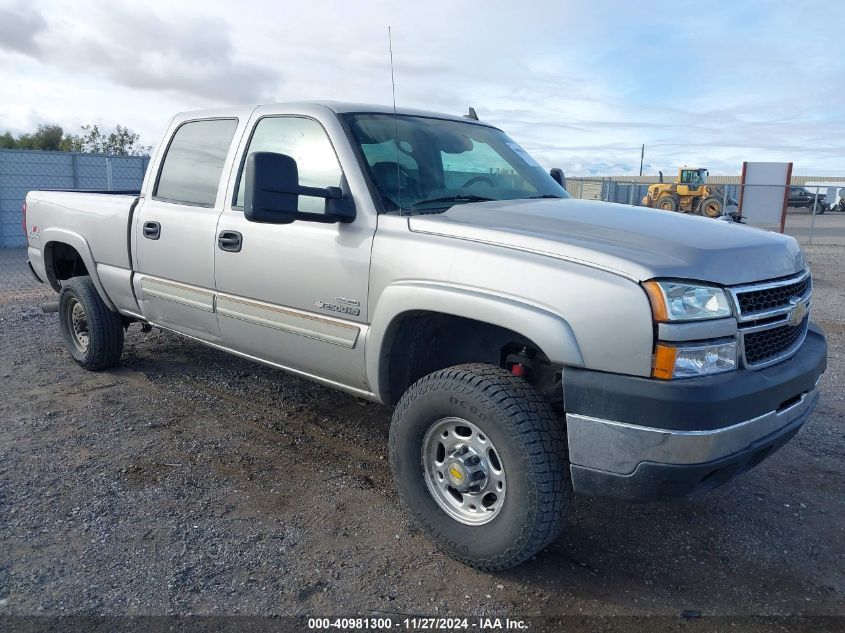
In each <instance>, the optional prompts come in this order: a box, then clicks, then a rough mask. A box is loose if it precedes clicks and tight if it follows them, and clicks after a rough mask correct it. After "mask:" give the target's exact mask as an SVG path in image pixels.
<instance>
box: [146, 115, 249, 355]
mask: <svg viewBox="0 0 845 633" xmlns="http://www.w3.org/2000/svg"><path fill="white" fill-rule="evenodd" d="M243 118H244V119H245V118H246V117H243ZM173 127H174V128H175V129H173V131H172V132H171V136H170V142H169V144H168V146H167V148H166V149H165V152H164V156H163V158H162V159H161V160H160V161H158V164H156V165H153V166H152V168H153V169H155V170H156V173H155V176H154V178H155V180H154V182H153V183H152V186H151V188H148V189H147V190H148V191H150V193H151V195H150V197H147V198H146V199H145V200H143V201H142V203H141V204H140V206H139V210H138V211H137V212H136V214H135V227H134V234H133V253H134V256H135V270H136V271H138V273H139V274H137V275H135V277H134V285H135V294H136V296H137V297H138V299H139V304H140V306H141V310H142V313H143V315H144V317H146V318H147V320H149V321H150V322H152V323H154V324H156V325H161V326H164V327H168V328H171V329H173V330H176V331H177V332H181V333H183V334H188V335H190V336H194V337H196V338H199V339H202V340H206V341H218V340H219V339H220V328H219V326H218V323H217V316H216V314H215V313H214V294H215V290H214V256H215V245H216V239H215V236H216V229H217V218H218V216H219V215H220V212H221V211H222V203H223V196H224V192H225V186H223V187H221V186H220V182H221V179H222V178H221V177H222V175H223V174H228V173H229V168H230V167H231V163H232V160H233V155H234V152H235V146H236V145H237V138H238V133H239V131H240V130H241V129H242V128H241V126H240V125H239V120H238V118H237V117H234V116H221V117H214V118H204V119H194V120H186V121H181V122H175V123H174V124H173Z"/></svg>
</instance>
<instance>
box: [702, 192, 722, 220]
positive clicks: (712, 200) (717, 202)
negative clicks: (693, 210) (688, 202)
mask: <svg viewBox="0 0 845 633" xmlns="http://www.w3.org/2000/svg"><path fill="white" fill-rule="evenodd" d="M724 211H725V208H724V204H723V203H722V200H721V199H719V198H717V197H715V196H709V197H707V198H705V199H704V200H702V201H701V204H700V205H698V214H699V215H703V216H704V217H706V218H718V217H719V216H720V215H722V213H724Z"/></svg>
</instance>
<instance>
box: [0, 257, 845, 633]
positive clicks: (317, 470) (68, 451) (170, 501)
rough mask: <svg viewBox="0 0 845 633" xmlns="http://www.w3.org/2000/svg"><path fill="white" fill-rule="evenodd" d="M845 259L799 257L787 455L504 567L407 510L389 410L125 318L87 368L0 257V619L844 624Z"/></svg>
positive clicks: (45, 295) (587, 529)
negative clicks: (807, 402) (806, 366)
mask: <svg viewBox="0 0 845 633" xmlns="http://www.w3.org/2000/svg"><path fill="white" fill-rule="evenodd" d="M842 252H843V251H842V247H830V246H812V247H808V248H807V253H808V258H809V259H810V260H811V262H812V266H813V269H814V272H815V275H816V294H815V298H814V315H815V319H816V320H817V321H818V322H819V323H820V324H821V325H822V327H823V328H824V329H825V331H826V333H827V335H828V337H829V339H828V340H829V344H830V359H829V368H828V371H827V373H826V374H825V376H824V378H823V381H822V389H823V394H822V401H821V404H820V406H819V408H818V409H817V411H816V413H815V414H814V415H813V417H812V418H811V420H810V421H809V423H808V424H807V425H806V426H805V428H804V429H803V430H802V431H801V433H800V434H799V435H798V436H797V437H796V438H795V439H794V440H793V441H792V442H791V443H789V444H788V445H787V446H785V447H784V448H783V449H782V450H781V451H779V452H778V453H777V454H776V455H774V456H773V457H771V458H770V459H768V460H766V461H765V462H764V463H763V464H762V465H760V466H759V467H758V468H757V469H755V470H753V471H751V472H750V473H747V474H745V475H743V476H741V477H740V478H738V479H736V480H734V481H733V482H731V483H730V484H728V485H727V486H725V487H722V488H720V489H718V490H716V491H713V492H711V493H709V494H706V495H704V496H701V497H698V498H693V499H686V500H682V501H679V502H675V503H671V504H662V505H661V504H653V505H651V504H650V505H629V504H623V503H619V502H615V501H606V500H599V499H587V498H578V499H577V500H576V502H575V504H574V509H573V512H572V513H571V516H570V518H569V522H568V529H567V531H566V533H565V534H564V535H563V536H562V537H561V538H560V539H559V540H558V541H557V542H556V543H554V544H553V545H552V546H551V547H549V548H548V549H547V550H546V551H544V552H543V553H541V554H540V555H538V556H537V557H536V558H535V559H533V560H531V561H529V562H528V563H527V564H524V565H522V566H521V567H519V568H517V569H515V570H512V571H510V572H507V573H502V574H495V575H494V574H486V573H480V572H477V571H474V570H472V569H469V568H467V567H464V566H463V565H461V564H459V563H457V562H454V561H453V560H451V559H450V558H448V557H446V556H444V555H442V554H440V553H439V552H438V551H437V550H436V549H435V548H434V547H433V546H432V545H431V544H430V543H429V542H428V541H427V540H426V539H425V538H424V537H423V536H422V535H421V534H420V533H419V532H418V531H417V530H415V529H414V527H413V526H412V525H411V524H410V523H409V522H408V520H407V519H406V517H405V516H404V514H403V513H402V512H401V510H400V508H399V507H398V504H397V495H396V494H395V492H394V490H393V487H392V482H391V478H390V473H389V467H388V459H387V429H388V424H389V418H390V411H389V410H388V409H386V408H384V407H380V406H377V405H373V404H367V403H363V402H361V401H358V400H356V399H355V398H354V397H351V396H348V395H344V394H342V393H339V392H335V391H332V390H330V389H328V388H324V387H321V386H316V385H314V384H311V383H309V382H306V381H304V380H301V379H298V378H295V377H292V376H289V375H286V374H284V373H281V372H278V371H274V370H271V369H268V368H265V367H262V366H260V365H256V364H252V363H249V362H246V361H243V360H240V359H237V358H234V357H230V356H227V355H225V354H223V353H220V352H217V351H215V350H212V349H209V348H206V347H203V346H201V345H198V344H196V343H193V342H191V341H188V340H184V339H181V338H179V337H177V336H175V335H171V334H168V333H163V332H159V331H153V332H151V333H149V334H142V333H141V332H140V328H139V326H137V325H133V326H132V327H131V328H130V330H129V333H128V335H127V339H126V350H125V352H124V356H123V364H122V366H121V367H120V368H119V369H117V370H114V371H107V372H103V373H96V374H95V373H88V372H85V371H83V370H82V369H80V368H79V367H77V366H76V365H75V364H74V363H73V362H72V361H71V359H70V357H69V356H68V354H67V353H66V352H65V350H64V348H63V344H62V341H61V335H60V332H59V327H58V322H57V315H55V314H43V313H41V311H40V310H39V309H38V308H37V307H36V306H37V305H38V304H39V303H40V302H42V301H44V300H50V299H52V298H53V297H52V294H51V292H50V291H49V288H45V287H44V286H41V285H38V284H35V283H34V282H32V281H31V278H30V277H29V272H28V271H27V270H26V268H25V267H24V266H22V265H21V262H22V260H23V259H24V258H25V254H24V253H23V251H21V250H5V251H2V250H0V617H2V616H4V615H5V616H15V615H17V616H31V615H34V614H44V615H64V614H91V615H99V614H106V615H162V614H183V615H184V614H227V615H234V614H243V615H261V616H264V615H270V614H283V615H303V614H306V615H326V614H335V615H364V616H367V615H371V614H373V613H376V612H389V613H396V614H427V615H442V614H448V615H473V614H475V615H479V614H496V615H507V614H512V615H519V616H527V615H536V614H540V615H546V616H559V615H579V616H585V615H587V616H590V615H600V616H614V615H628V616H647V615H663V616H668V619H666V620H664V622H666V623H669V624H671V623H672V622H681V621H682V619H681V615H682V614H684V612H687V613H686V615H687V616H689V614H690V613H692V614H693V615H697V613H698V612H700V613H701V614H703V615H704V616H710V615H716V616H728V617H736V618H741V617H742V616H747V615H772V616H777V615H796V614H797V615H805V616H818V615H827V616H845V521H843V516H845V512H843V510H845V494H843V492H845V485H843V467H842V464H843V457H845V436H844V435H843V418H845V393H843V390H842V389H841V387H840V386H839V385H840V384H841V382H842V379H843V377H845V376H843V374H844V373H845V366H843V347H845V308H843V305H845V278H843V275H842V270H841V267H842V262H843V260H842ZM839 622H842V620H839ZM669 624H667V625H666V627H667V628H669ZM654 628H655V626H651V629H652V630H654Z"/></svg>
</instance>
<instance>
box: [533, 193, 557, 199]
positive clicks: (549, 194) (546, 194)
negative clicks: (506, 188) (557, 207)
mask: <svg viewBox="0 0 845 633" xmlns="http://www.w3.org/2000/svg"><path fill="white" fill-rule="evenodd" d="M538 198H557V199H558V200H563V196H556V195H555V194H553V193H544V194H542V195H539V196H530V197H529V198H528V199H529V200H537V199H538Z"/></svg>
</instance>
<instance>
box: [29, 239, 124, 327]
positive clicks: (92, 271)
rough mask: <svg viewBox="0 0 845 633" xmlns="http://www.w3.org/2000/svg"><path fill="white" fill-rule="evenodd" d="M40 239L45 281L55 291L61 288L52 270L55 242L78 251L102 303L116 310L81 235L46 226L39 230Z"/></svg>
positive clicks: (89, 248)
mask: <svg viewBox="0 0 845 633" xmlns="http://www.w3.org/2000/svg"><path fill="white" fill-rule="evenodd" d="M41 239H42V240H43V241H44V251H43V255H42V256H43V258H44V269H45V271H46V273H47V281H48V282H49V284H50V285H51V286H52V287H53V289H54V290H55V291H56V292H59V291H60V290H61V282H60V281H59V280H58V279H56V275H55V271H54V270H53V266H52V257H53V253H52V248H53V246H54V245H55V244H67V245H68V246H70V247H72V248H73V249H74V250H75V251H76V252H77V253H79V256H80V257H81V258H82V261H83V263H84V264H85V268H86V269H87V270H88V274H89V275H90V277H91V281H92V282H94V287H95V288H96V289H97V293H98V294H99V295H100V298H101V299H102V300H103V303H105V304H106V306H107V307H108V308H109V310H112V311H114V312H117V308H115V306H114V304H113V303H112V301H111V299H109V297H108V295H107V294H106V291H105V289H104V288H103V284H102V283H101V282H100V277H99V275H98V274H97V263H96V262H95V261H94V256H93V255H92V253H91V247H90V246H89V245H88V241H87V240H86V239H85V238H84V237H82V235H80V234H79V233H75V232H74V231H69V230H67V229H60V228H48V229H44V230H43V231H42V232H41Z"/></svg>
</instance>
